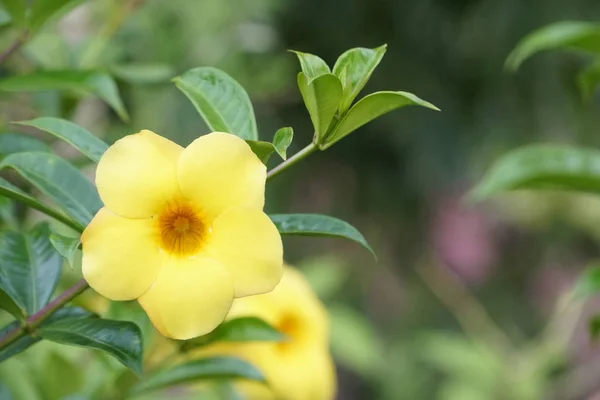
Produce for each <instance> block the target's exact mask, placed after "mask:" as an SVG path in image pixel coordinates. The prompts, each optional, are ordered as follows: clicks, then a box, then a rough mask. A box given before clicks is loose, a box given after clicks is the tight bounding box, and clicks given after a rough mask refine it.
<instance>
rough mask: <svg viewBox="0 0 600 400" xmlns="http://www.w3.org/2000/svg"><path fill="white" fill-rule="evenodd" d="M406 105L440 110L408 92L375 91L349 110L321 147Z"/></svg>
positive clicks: (331, 143) (323, 147)
mask: <svg viewBox="0 0 600 400" xmlns="http://www.w3.org/2000/svg"><path fill="white" fill-rule="evenodd" d="M406 106H421V107H427V108H430V109H432V110H436V111H439V109H438V108H437V107H436V106H434V105H433V104H431V103H429V102H427V101H425V100H422V99H420V98H418V97H417V96H415V95H414V94H412V93H407V92H375V93H371V94H369V95H367V96H365V97H363V98H362V99H360V100H359V101H358V102H357V103H356V104H354V105H353V106H352V108H350V110H348V112H347V113H346V114H345V115H344V116H343V117H342V119H341V120H340V121H339V122H338V123H337V124H336V126H335V127H334V128H333V130H332V131H331V132H330V133H328V134H327V137H326V138H325V140H324V141H323V142H322V143H323V144H322V145H321V146H320V148H321V149H322V150H323V149H326V148H328V147H330V146H331V145H333V144H334V143H336V142H338V141H339V140H341V139H342V138H344V137H345V136H347V135H348V134H350V133H351V132H353V131H355V130H356V129H358V128H360V127H361V126H363V125H364V124H366V123H368V122H371V121H372V120H374V119H375V118H377V117H379V116H381V115H383V114H386V113H388V112H390V111H393V110H395V109H398V108H401V107H406Z"/></svg>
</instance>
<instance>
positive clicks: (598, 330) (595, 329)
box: [588, 314, 600, 341]
mask: <svg viewBox="0 0 600 400" xmlns="http://www.w3.org/2000/svg"><path fill="white" fill-rule="evenodd" d="M588 332H589V334H590V339H591V340H592V341H596V340H598V338H599V337H600V315H598V314H596V315H594V316H592V317H591V318H590V319H589V320H588Z"/></svg>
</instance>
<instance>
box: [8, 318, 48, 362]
mask: <svg viewBox="0 0 600 400" xmlns="http://www.w3.org/2000/svg"><path fill="white" fill-rule="evenodd" d="M19 325H20V322H19V321H14V322H12V323H10V324H8V325H6V326H5V327H4V328H2V329H0V337H2V336H4V335H5V334H6V333H8V332H10V331H12V330H13V329H15V328H17V327H19ZM39 341H40V339H39V338H34V337H31V336H23V337H21V338H19V339H17V340H16V341H14V342H13V343H11V344H9V345H8V346H6V347H4V348H3V349H0V362H2V361H4V360H6V359H9V358H11V357H12V356H15V355H17V354H19V353H21V352H23V351H25V350H27V348H29V347H30V346H31V345H33V344H35V343H37V342H39Z"/></svg>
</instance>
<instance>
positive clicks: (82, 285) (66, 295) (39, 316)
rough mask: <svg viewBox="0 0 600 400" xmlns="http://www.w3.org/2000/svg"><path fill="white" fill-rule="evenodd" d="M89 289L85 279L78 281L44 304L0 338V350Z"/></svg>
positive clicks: (29, 331) (30, 331) (32, 329)
mask: <svg viewBox="0 0 600 400" xmlns="http://www.w3.org/2000/svg"><path fill="white" fill-rule="evenodd" d="M89 287H90V286H89V285H88V283H87V282H86V281H85V279H81V280H79V281H78V282H77V283H76V284H75V285H73V286H71V287H70V288H69V289H67V290H65V291H64V292H63V293H61V294H60V295H59V296H58V297H57V298H56V299H54V300H52V301H51V302H50V303H48V304H46V306H45V307H44V308H42V309H41V310H40V311H38V312H36V313H35V314H33V315H32V316H30V317H29V318H27V320H25V322H24V323H23V324H21V325H19V326H17V327H16V328H15V329H12V330H10V331H8V332H6V334H5V335H3V336H2V337H0V350H2V349H4V348H5V347H7V346H9V345H10V344H12V343H14V342H16V341H17V340H19V339H20V338H22V337H23V336H26V335H27V334H29V333H32V332H33V331H34V330H35V329H36V328H37V327H39V326H40V325H41V324H42V323H43V322H44V321H45V320H46V319H48V317H50V316H51V315H52V314H54V313H55V312H56V311H58V310H59V309H60V308H62V307H63V306H64V305H65V304H67V303H68V302H70V301H71V300H73V299H74V298H75V297H77V296H78V295H80V294H81V293H83V292H84V291H85V290H86V289H87V288H89Z"/></svg>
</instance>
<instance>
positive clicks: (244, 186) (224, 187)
mask: <svg viewBox="0 0 600 400" xmlns="http://www.w3.org/2000/svg"><path fill="white" fill-rule="evenodd" d="M178 174H179V184H180V187H181V190H182V191H183V194H184V195H185V196H187V197H188V198H190V199H191V200H193V201H195V202H196V203H197V204H198V206H199V207H201V208H202V211H203V214H204V215H205V216H206V217H208V218H211V219H212V218H215V217H216V216H218V215H219V214H220V213H221V212H223V211H225V210H227V209H228V208H231V207H236V206H247V207H252V208H256V209H262V207H263V205H264V202H265V182H266V177H267V169H266V167H265V166H264V164H263V163H262V162H261V161H260V160H259V159H258V157H257V156H256V155H255V154H254V153H253V152H252V150H250V147H249V146H248V144H247V143H246V142H245V141H244V140H243V139H240V138H239V137H237V136H235V135H231V134H228V133H222V132H214V133H210V134H208V135H205V136H202V137H200V138H198V139H196V140H194V141H193V142H192V143H191V144H190V145H189V146H188V147H187V148H186V149H185V150H184V151H183V154H182V155H181V158H180V159H179V170H178Z"/></svg>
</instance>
